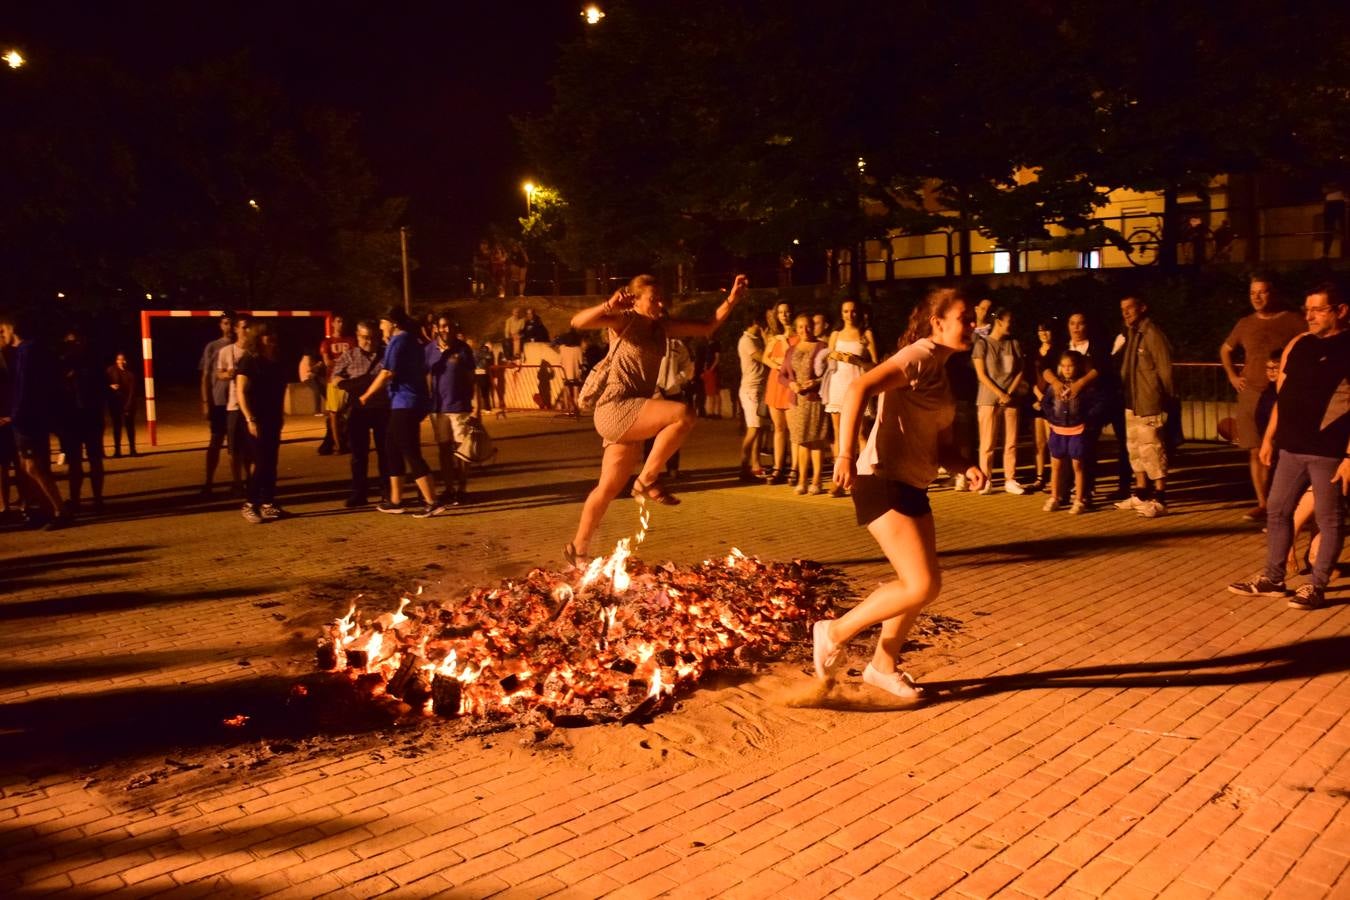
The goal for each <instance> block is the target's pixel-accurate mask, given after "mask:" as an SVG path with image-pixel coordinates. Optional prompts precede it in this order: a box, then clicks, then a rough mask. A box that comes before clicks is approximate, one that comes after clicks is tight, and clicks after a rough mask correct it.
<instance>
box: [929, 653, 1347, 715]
mask: <svg viewBox="0 0 1350 900" xmlns="http://www.w3.org/2000/svg"><path fill="white" fill-rule="evenodd" d="M1230 668H1238V669H1239V671H1235V672H1231V671H1214V670H1216V669H1230ZM1347 670H1350V636H1340V637H1328V638H1314V639H1312V640H1308V641H1302V642H1299V643H1296V644H1283V645H1281V646H1278V647H1267V648H1265V649H1262V650H1251V651H1247V652H1245V653H1232V654H1228V655H1226V656H1216V657H1212V658H1210V659H1186V660H1167V661H1160V662H1137V663H1116V664H1112V665H1106V666H1082V667H1079V668H1073V669H1048V670H1046V671H1043V672H1026V673H1022V674H1016V675H994V676H991V677H989V678H969V679H959V680H954V681H929V682H925V683H924V691H925V693H926V694H927V695H928V697H929V703H930V704H931V703H944V702H948V701H951V700H970V699H973V698H975V697H985V696H989V695H991V694H1003V693H1007V692H1010V691H1025V690H1037V689H1048V688H1098V687H1106V688H1114V689H1119V688H1160V687H1184V688H1194V687H1206V686H1227V685H1235V684H1268V683H1273V682H1276V681H1285V680H1288V679H1291V678H1311V677H1313V676H1316V675H1325V674H1328V673H1332V672H1344V671H1347Z"/></svg>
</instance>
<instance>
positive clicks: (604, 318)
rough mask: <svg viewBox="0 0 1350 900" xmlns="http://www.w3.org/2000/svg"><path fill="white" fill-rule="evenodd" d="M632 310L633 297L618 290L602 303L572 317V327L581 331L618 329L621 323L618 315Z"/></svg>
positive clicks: (625, 291) (623, 290) (626, 292)
mask: <svg viewBox="0 0 1350 900" xmlns="http://www.w3.org/2000/svg"><path fill="white" fill-rule="evenodd" d="M632 308H633V295H632V294H630V293H628V291H627V290H625V289H624V288H619V289H618V290H617V291H615V292H614V294H613V296H611V297H610V298H609V299H608V300H606V301H605V302H604V303H601V304H599V305H597V306H588V307H586V308H585V309H583V310H582V311H581V312H579V313H577V314H576V315H575V316H573V317H572V327H573V328H576V329H579V330H583V331H584V330H585V329H588V328H618V327H619V325H621V324H622V321H623V320H622V319H620V318H619V313H621V312H623V311H624V310H626V309H632Z"/></svg>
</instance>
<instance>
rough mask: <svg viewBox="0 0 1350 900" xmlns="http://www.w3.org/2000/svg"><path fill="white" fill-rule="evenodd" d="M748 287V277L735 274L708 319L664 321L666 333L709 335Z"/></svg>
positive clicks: (724, 318)
mask: <svg viewBox="0 0 1350 900" xmlns="http://www.w3.org/2000/svg"><path fill="white" fill-rule="evenodd" d="M748 287H750V279H749V278H746V277H745V276H744V275H737V276H736V280H735V281H734V282H732V285H731V291H730V292H729V293H728V294H727V299H725V300H723V301H722V302H721V304H719V305H718V307H717V309H716V310H715V311H714V312H713V317H712V319H711V320H710V321H707V322H695V321H689V320H687V319H671V320H669V321H668V322H666V334H669V335H673V336H675V337H711V336H712V334H713V332H715V331H717V329H719V328H721V327H722V323H723V322H725V321H726V320H727V316H729V315H731V311H732V309H734V308H735V307H736V303H737V301H739V300H740V299H741V294H743V293H744V292H745V290H746V289H747V288H748Z"/></svg>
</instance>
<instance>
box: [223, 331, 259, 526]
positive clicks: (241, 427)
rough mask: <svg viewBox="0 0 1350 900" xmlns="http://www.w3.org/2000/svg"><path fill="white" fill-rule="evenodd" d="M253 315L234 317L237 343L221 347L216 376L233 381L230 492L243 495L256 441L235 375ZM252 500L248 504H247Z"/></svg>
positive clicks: (228, 422) (228, 420) (228, 405)
mask: <svg viewBox="0 0 1350 900" xmlns="http://www.w3.org/2000/svg"><path fill="white" fill-rule="evenodd" d="M248 334H249V319H248V317H247V316H244V315H237V316H235V317H234V343H233V344H230V345H229V346H228V347H225V348H224V349H223V350H221V351H220V353H219V354H217V356H216V380H217V381H222V382H224V383H225V384H227V385H229V388H230V396H229V399H228V400H227V401H226V402H225V449H226V450H227V451H229V454H230V479H231V483H230V496H231V497H243V496H245V494H246V489H247V486H248V481H249V479H250V478H252V477H253V463H254V460H253V445H254V443H255V442H254V441H253V439H252V438H250V437H249V432H248V422H247V421H245V417H244V413H243V410H242V409H240V407H239V384H238V382H237V381H236V379H235V375H237V374H238V371H239V361H240V360H241V359H243V357H244V348H245V347H246V346H248V344H249V340H248ZM247 505H248V504H245V506H247Z"/></svg>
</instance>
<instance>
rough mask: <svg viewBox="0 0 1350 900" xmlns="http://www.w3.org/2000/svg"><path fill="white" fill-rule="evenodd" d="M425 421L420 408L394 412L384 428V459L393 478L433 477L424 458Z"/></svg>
mask: <svg viewBox="0 0 1350 900" xmlns="http://www.w3.org/2000/svg"><path fill="white" fill-rule="evenodd" d="M422 418H423V413H422V411H421V410H417V409H391V410H390V411H389V424H388V425H387V426H385V429H384V459H385V464H386V465H387V466H388V467H389V474H390V475H392V476H399V475H410V476H412V477H413V478H414V479H416V478H421V477H422V476H423V475H430V474H431V469H430V468H429V467H428V466H427V462H426V460H425V459H423V458H422Z"/></svg>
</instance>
